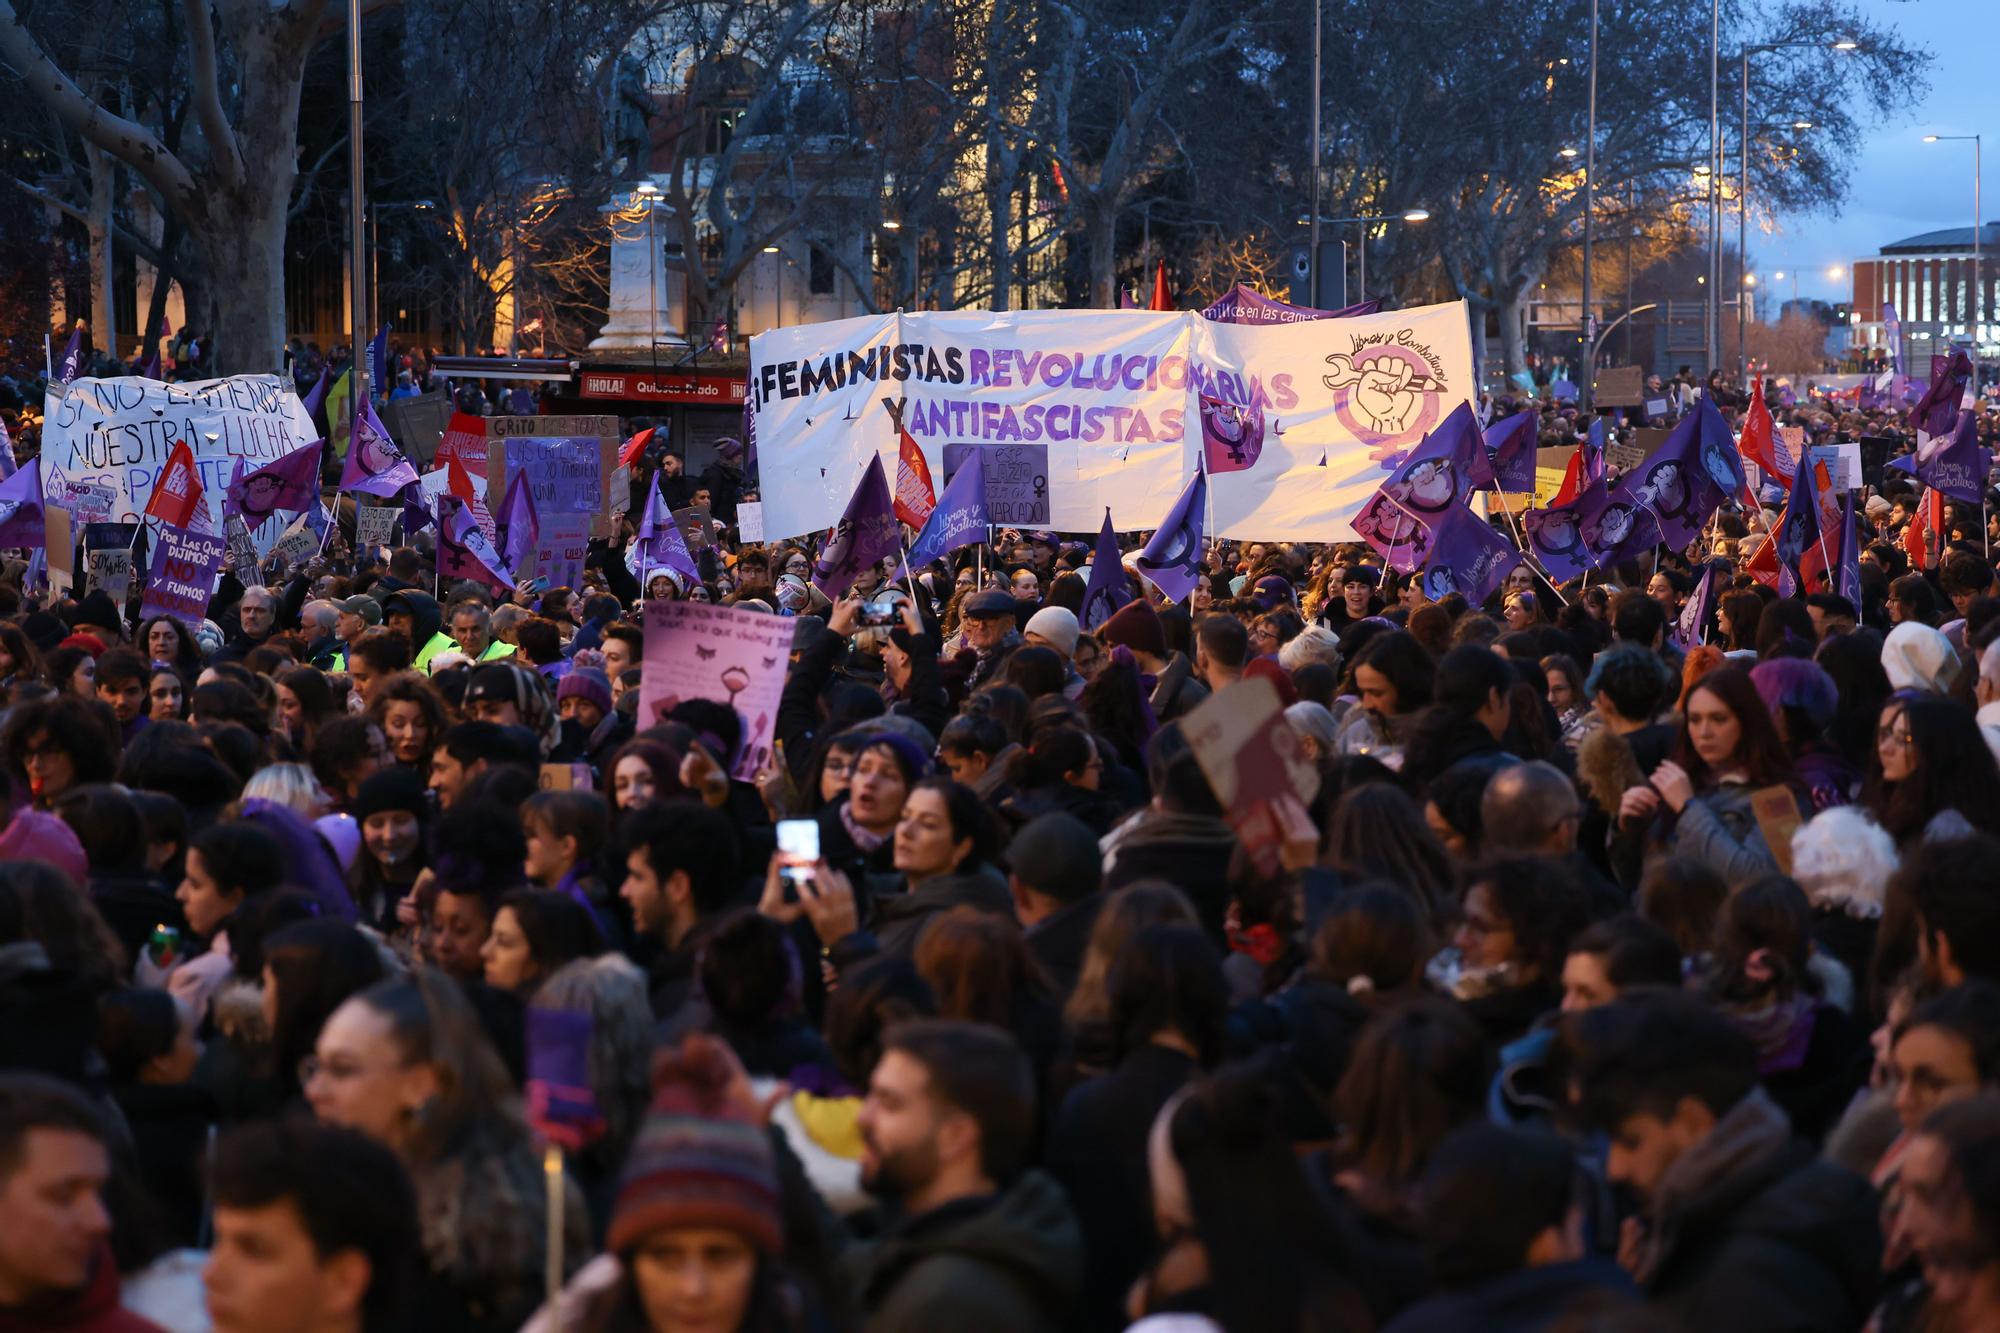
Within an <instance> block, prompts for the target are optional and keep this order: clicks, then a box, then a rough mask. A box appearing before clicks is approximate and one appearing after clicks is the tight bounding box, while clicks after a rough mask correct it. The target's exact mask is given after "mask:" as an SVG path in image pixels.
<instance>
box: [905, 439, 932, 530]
mask: <svg viewBox="0 0 2000 1333" xmlns="http://www.w3.org/2000/svg"><path fill="white" fill-rule="evenodd" d="M897 434H898V435H899V436H901V439H899V440H898V441H897V442H896V521H897V522H898V523H907V524H909V525H910V526H911V527H913V528H921V527H922V526H923V525H924V524H925V523H926V522H928V521H929V520H930V516H931V510H933V509H936V508H937V488H936V487H934V486H933V485H931V465H930V464H929V463H926V462H925V461H924V451H923V450H921V449H919V448H917V442H916V441H915V440H913V439H911V438H910V432H908V431H906V430H905V431H898V432H897Z"/></svg>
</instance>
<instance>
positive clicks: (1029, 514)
mask: <svg viewBox="0 0 2000 1333" xmlns="http://www.w3.org/2000/svg"><path fill="white" fill-rule="evenodd" d="M974 449H977V450H979V451H980V452H981V455H982V456H981V458H980V462H981V464H983V465H984V468H985V476H986V512H987V514H988V515H989V516H990V517H991V518H992V520H993V522H994V524H995V525H996V526H1002V527H1018V528H1045V527H1047V526H1048V525H1049V448H1048V446H1047V445H1045V444H947V445H946V446H945V447H944V481H945V484H946V485H950V484H951V479H952V478H953V477H954V476H956V475H958V469H959V467H960V465H961V464H963V463H964V462H965V459H966V456H967V455H968V454H969V453H971V452H972V451H973V450H974Z"/></svg>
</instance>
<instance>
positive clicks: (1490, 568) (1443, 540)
mask: <svg viewBox="0 0 2000 1333" xmlns="http://www.w3.org/2000/svg"><path fill="white" fill-rule="evenodd" d="M1521 560H1522V556H1521V553H1520V551H1518V550H1516V549H1515V547H1514V543H1512V542H1510V541H1508V540H1507V539H1506V538H1505V537H1502V536H1501V535H1500V534H1499V533H1497V532H1495V531H1494V530H1493V525H1492V524H1491V523H1488V522H1487V521H1486V520H1485V519H1483V518H1481V517H1479V515H1477V514H1475V513H1473V512H1472V511H1471V510H1470V509H1468V508H1467V507H1466V506H1465V505H1463V504H1455V505H1453V506H1452V507H1451V508H1450V509H1449V510H1448V511H1446V513H1445V515H1444V517H1443V518H1442V519H1440V520H1439V521H1438V523H1437V526H1436V528H1435V529H1434V531H1433V532H1432V534H1431V555H1430V559H1428V560H1426V561H1425V562H1424V595H1425V596H1427V597H1429V598H1430V599H1431V600H1432V601H1441V600H1442V599H1444V598H1446V597H1449V596H1451V594H1453V593H1455V592H1457V593H1463V594H1465V598H1466V600H1467V601H1469V602H1471V603H1472V604H1473V605H1474V606H1478V605H1479V604H1480V603H1481V602H1484V601H1485V600H1486V599H1487V598H1488V597H1491V596H1492V595H1493V590H1494V589H1495V588H1497V587H1499V586H1500V583H1501V580H1503V579H1505V578H1506V577H1507V575H1508V573H1509V572H1510V571H1511V570H1512V569H1513V568H1514V566H1516V565H1518V564H1520V563H1521Z"/></svg>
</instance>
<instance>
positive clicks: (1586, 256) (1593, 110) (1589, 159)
mask: <svg viewBox="0 0 2000 1333" xmlns="http://www.w3.org/2000/svg"><path fill="white" fill-rule="evenodd" d="M1588 102H1589V110H1588V112H1587V113H1586V114H1587V116H1588V119H1589V128H1588V129H1587V130H1586V131H1585V139H1584V144H1583V319H1582V320H1581V321H1580V323H1581V327H1582V329H1583V355H1584V365H1583V379H1582V381H1581V383H1580V384H1579V385H1578V392H1579V393H1580V394H1581V395H1582V397H1583V406H1584V407H1585V408H1586V409H1588V408H1589V407H1590V405H1591V399H1592V397H1593V396H1594V392H1595V389H1596V387H1597V316H1596V314H1595V313H1594V312H1593V311H1592V309H1591V305H1590V297H1591V290H1590V278H1591V273H1590V242H1591V223H1592V220H1593V218H1594V217H1595V215H1596V213H1597V209H1596V207H1595V205H1596V202H1597V0H1590V94H1589V98H1588Z"/></svg>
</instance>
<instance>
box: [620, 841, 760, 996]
mask: <svg viewBox="0 0 2000 1333" xmlns="http://www.w3.org/2000/svg"><path fill="white" fill-rule="evenodd" d="M624 844H625V847H626V848H627V851H626V856H625V882H624V884H623V885H622V886H621V887H620V888H619V890H618V896H619V897H621V898H623V899H624V900H625V901H626V902H627V903H629V904H630V905H631V908H632V929H633V931H634V932H635V933H636V934H639V935H650V936H652V937H653V939H654V940H655V941H656V942H657V943H658V944H659V945H660V952H659V953H658V954H657V955H656V956H655V958H654V959H653V964H652V966H651V968H650V969H649V975H648V978H647V980H648V983H649V986H648V989H649V990H650V991H651V993H652V1004H653V1017H654V1018H657V1019H661V1020H670V1019H672V1018H673V1017H674V1015H675V1013H676V1012H678V1011H679V1009H680V1008H681V1006H682V1005H683V1004H685V1003H686V1001H687V998H688V995H689V993H690V992H691V991H692V990H693V989H694V981H695V964H696V962H697V961H698V960H699V958H700V954H701V946H702V944H703V942H704V941H706V940H707V938H708V936H709V935H710V934H711V933H713V931H714V930H715V926H716V923H717V922H718V921H720V920H721V919H722V917H723V916H725V915H726V914H727V913H728V911H729V909H730V907H731V906H732V905H733V904H734V903H735V901H736V898H737V895H738V890H739V889H740V888H741V885H740V883H739V880H738V873H737V869H738V854H737V839H736V829H735V826H734V825H733V824H731V823H730V821H729V818H728V816H726V815H724V814H722V813H721V812H719V811H716V810H712V809H710V808H709V807H707V806H705V805H699V804H696V803H695V802H693V801H673V802H667V803H662V804H658V805H649V806H646V807H644V808H642V809H640V810H638V811H635V812H634V813H633V815H632V818H631V822H630V823H629V824H627V825H626V826H625V830H624Z"/></svg>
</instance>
